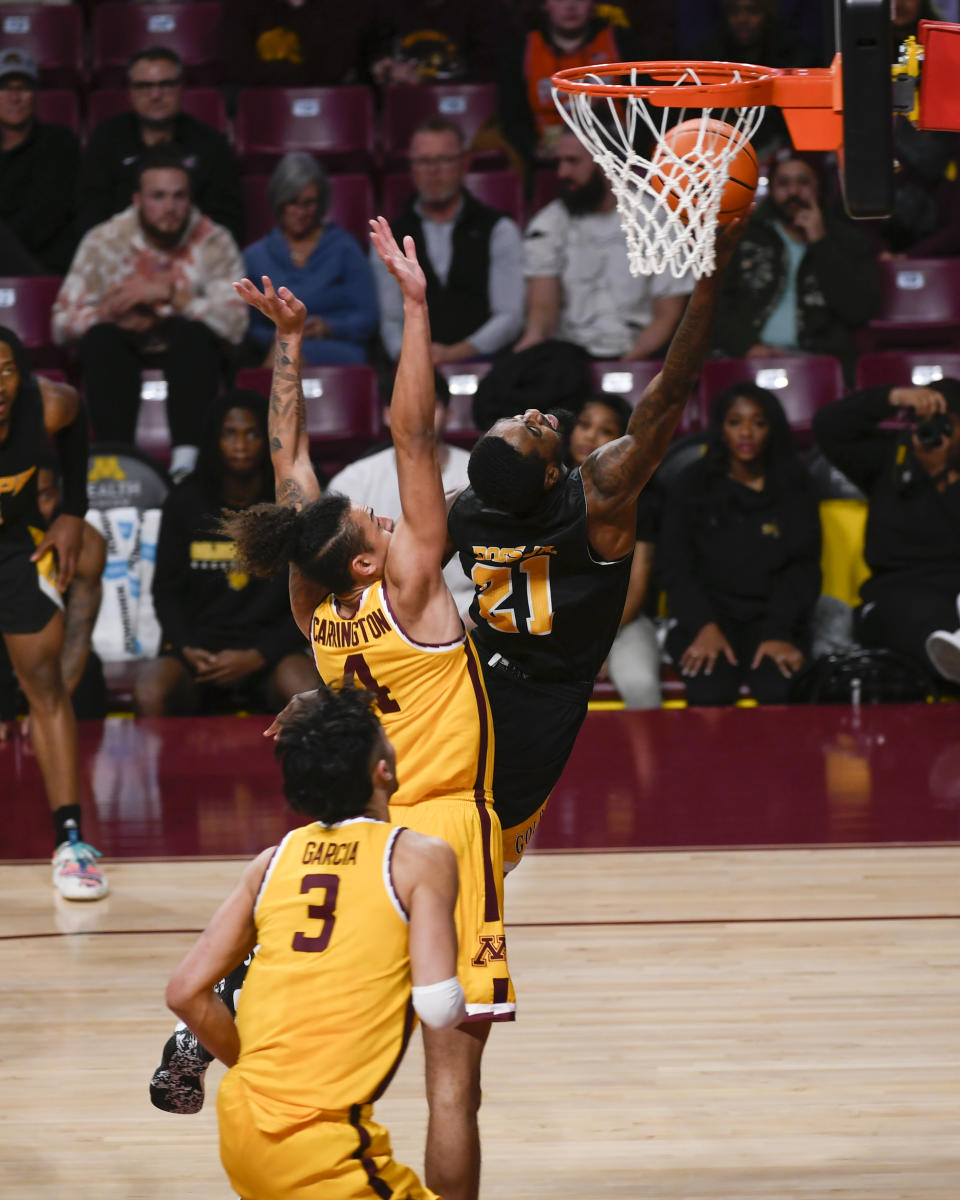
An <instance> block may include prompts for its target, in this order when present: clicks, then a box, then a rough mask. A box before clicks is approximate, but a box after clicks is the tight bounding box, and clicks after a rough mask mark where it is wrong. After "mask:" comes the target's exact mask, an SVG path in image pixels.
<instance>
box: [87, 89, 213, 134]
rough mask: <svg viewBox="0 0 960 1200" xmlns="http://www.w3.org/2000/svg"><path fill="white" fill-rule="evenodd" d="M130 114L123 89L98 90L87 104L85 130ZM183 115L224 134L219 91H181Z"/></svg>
mask: <svg viewBox="0 0 960 1200" xmlns="http://www.w3.org/2000/svg"><path fill="white" fill-rule="evenodd" d="M129 111H130V94H129V92H128V91H127V89H126V88H125V87H116V88H99V89H98V90H97V91H94V92H91V93H90V96H89V99H88V101H87V128H88V129H89V130H91V131H92V130H93V128H94V126H96V125H99V124H100V122H101V121H102V120H104V119H105V118H106V117H115V116H116V115H117V113H122V112H129ZM183 111H184V112H188V113H189V114H190V116H191V117H196V118H197V120H198V121H205V122H206V123H207V124H208V125H212V126H213V128H214V129H216V130H218V131H219V132H220V133H227V131H228V129H229V124H228V122H227V108H226V105H225V104H224V102H223V94H222V93H221V91H220V89H219V88H215V87H196V88H184V89H183Z"/></svg>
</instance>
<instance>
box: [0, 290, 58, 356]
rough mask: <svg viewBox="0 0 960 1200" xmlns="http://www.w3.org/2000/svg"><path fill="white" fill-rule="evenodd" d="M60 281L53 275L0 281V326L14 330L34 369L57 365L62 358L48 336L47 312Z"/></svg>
mask: <svg viewBox="0 0 960 1200" xmlns="http://www.w3.org/2000/svg"><path fill="white" fill-rule="evenodd" d="M61 282H62V280H61V279H60V278H59V277H58V276H55V275H34V276H30V277H24V278H20V277H17V276H7V277H5V278H0V325H6V326H7V328H8V329H12V330H13V332H14V333H15V334H16V335H17V336H18V337H19V338H20V340H21V341H22V342H23V344H24V346H25V347H26V349H27V350H28V351H29V353H30V358H31V359H32V361H33V362H34V363H35V364H36V365H37V366H51V365H57V364H59V363H60V362H61V361H62V358H63V356H62V354H61V352H60V350H59V349H58V348H57V347H56V346H54V344H53V339H52V338H51V336H50V313H51V310H52V309H53V302H54V300H56V298H57V292H59V290H60V284H61Z"/></svg>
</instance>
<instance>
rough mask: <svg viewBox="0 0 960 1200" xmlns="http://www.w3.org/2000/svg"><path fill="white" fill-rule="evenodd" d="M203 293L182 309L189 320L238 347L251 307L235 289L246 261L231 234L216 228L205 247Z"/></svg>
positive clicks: (203, 248)
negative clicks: (201, 324)
mask: <svg viewBox="0 0 960 1200" xmlns="http://www.w3.org/2000/svg"><path fill="white" fill-rule="evenodd" d="M200 254H201V256H202V260H203V274H202V279H203V292H202V293H201V294H200V295H196V296H193V297H192V298H191V299H190V301H189V303H188V304H186V305H185V306H184V308H183V310H182V312H183V315H184V316H185V317H189V318H190V319H191V320H193V321H202V322H203V323H204V325H206V326H207V327H208V328H210V329H212V330H213V332H214V333H215V334H217V335H218V336H219V337H222V338H223V339H224V340H225V341H228V342H232V343H233V344H234V345H236V344H237V343H238V342H239V341H240V340H241V339H242V338H243V335H244V333H245V332H246V329H247V305H246V304H245V303H244V301H243V300H241V299H240V297H239V296H238V295H237V293H236V292H235V291H234V290H233V283H234V281H235V280H237V279H240V278H241V277H242V275H243V259H242V258H241V257H240V251H239V250H238V249H237V244H236V242H235V241H234V240H233V238H232V237H231V236H230V234H229V233H228V231H227V230H226V229H223V228H219V227H218V228H215V229H214V230H213V232H212V233H211V234H210V236H209V237H208V238H207V239H206V241H205V242H204V244H203V246H202V247H201V250H200Z"/></svg>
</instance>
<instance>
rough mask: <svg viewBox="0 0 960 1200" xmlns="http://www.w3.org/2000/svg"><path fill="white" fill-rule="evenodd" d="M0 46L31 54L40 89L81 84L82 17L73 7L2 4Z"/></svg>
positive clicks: (75, 6)
mask: <svg viewBox="0 0 960 1200" xmlns="http://www.w3.org/2000/svg"><path fill="white" fill-rule="evenodd" d="M0 47H2V48H3V49H4V50H24V51H26V53H27V54H32V55H33V58H34V61H35V62H36V64H37V68H38V70H39V72H40V84H41V86H43V87H75V86H76V85H77V84H79V83H82V82H83V79H84V61H83V17H82V13H81V11H80V8H79V7H78V6H77V5H76V4H64V5H59V4H58V5H46V4H4V5H3V6H2V8H0Z"/></svg>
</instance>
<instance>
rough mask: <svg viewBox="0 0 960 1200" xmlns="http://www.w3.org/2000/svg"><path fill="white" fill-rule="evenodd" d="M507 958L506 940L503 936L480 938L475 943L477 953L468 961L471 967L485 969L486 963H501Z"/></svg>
mask: <svg viewBox="0 0 960 1200" xmlns="http://www.w3.org/2000/svg"><path fill="white" fill-rule="evenodd" d="M506 957H507V939H506V938H505V937H504V936H503V934H497V935H496V936H495V937H481V938H480V940H479V942H478V943H477V952H476V954H475V955H474V956H473V958H472V959H471V960H470V964H471V966H474V967H485V966H487V964H488V963H492V962H503V961H504V960H505V959H506Z"/></svg>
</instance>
